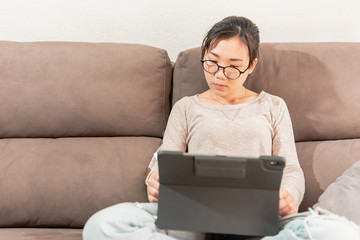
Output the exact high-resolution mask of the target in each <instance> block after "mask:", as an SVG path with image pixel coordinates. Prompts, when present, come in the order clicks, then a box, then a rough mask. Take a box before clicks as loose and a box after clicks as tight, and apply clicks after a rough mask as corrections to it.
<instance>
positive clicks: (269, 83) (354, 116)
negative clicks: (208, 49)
mask: <svg viewBox="0 0 360 240" xmlns="http://www.w3.org/2000/svg"><path fill="white" fill-rule="evenodd" d="M200 59H201V54H200V48H199V47H198V48H193V49H189V50H185V51H183V52H181V53H180V54H179V56H178V58H177V60H176V62H175V68H174V77H173V78H174V80H173V95H172V96H173V99H172V101H173V103H175V102H176V101H178V100H179V99H180V98H182V97H183V96H190V95H194V94H196V93H200V92H202V91H205V90H207V89H208V86H207V84H206V81H205V77H204V74H203V70H202V68H201V62H200ZM359 62H360V43H262V44H261V45H260V55H259V62H258V65H257V67H256V69H255V71H254V72H253V73H252V74H251V75H250V76H249V78H248V79H247V81H246V82H245V85H246V86H247V87H248V88H249V89H251V90H254V91H256V92H261V91H262V90H263V91H266V92H268V93H270V94H274V95H278V96H280V97H282V98H283V99H284V100H285V102H286V103H287V105H288V108H289V112H290V115H291V118H292V122H293V128H294V134H295V139H296V142H297V149H298V155H299V161H300V164H301V165H302V167H303V170H304V172H305V179H306V191H307V193H306V195H305V199H304V201H303V208H302V209H306V208H307V207H310V206H312V204H314V203H315V202H316V200H317V198H318V197H319V195H320V194H321V193H322V191H323V190H324V189H325V188H326V187H327V186H328V185H329V184H330V183H331V182H332V181H334V180H335V178H336V177H337V176H339V175H341V173H342V171H344V170H345V169H346V168H347V167H349V166H350V165H351V164H352V163H354V162H355V161H356V160H359V159H360V148H358V149H356V148H355V147H354V146H360V142H359V141H356V139H359V138H360V122H359V119H360V107H359V102H360V94H359V91H360V81H359V80H360V79H359V77H360V68H359V67H358V65H359ZM341 139H342V140H344V141H343V142H342V143H341V144H343V145H341V144H340V145H339V144H338V143H334V141H335V142H336V140H341ZM346 139H355V140H347V141H345V140H346ZM325 140H327V141H325ZM315 141H316V142H315ZM322 141H324V142H322ZM334 146H338V147H335V148H334ZM320 149H321V151H320ZM319 151H320V153H319ZM349 151H351V152H349ZM342 156H344V157H346V159H343V157H342Z"/></svg>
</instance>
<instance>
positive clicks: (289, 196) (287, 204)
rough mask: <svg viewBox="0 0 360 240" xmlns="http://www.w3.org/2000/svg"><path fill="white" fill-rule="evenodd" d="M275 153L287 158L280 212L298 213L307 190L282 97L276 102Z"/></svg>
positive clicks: (284, 213)
mask: <svg viewBox="0 0 360 240" xmlns="http://www.w3.org/2000/svg"><path fill="white" fill-rule="evenodd" d="M273 129H274V135H273V155H275V156H282V157H284V158H285V159H286V166H285V168H284V172H283V177H282V181H281V187H280V188H281V191H280V213H281V215H288V214H292V213H296V212H297V210H298V207H299V205H300V203H301V201H302V198H303V196H304V190H305V179H304V174H303V171H302V169H301V167H300V164H299V160H298V157H297V153H296V146H295V139H294V132H293V128H292V123H291V119H290V114H289V111H288V108H287V106H286V104H285V102H284V100H282V99H281V98H278V101H276V102H274V115H273Z"/></svg>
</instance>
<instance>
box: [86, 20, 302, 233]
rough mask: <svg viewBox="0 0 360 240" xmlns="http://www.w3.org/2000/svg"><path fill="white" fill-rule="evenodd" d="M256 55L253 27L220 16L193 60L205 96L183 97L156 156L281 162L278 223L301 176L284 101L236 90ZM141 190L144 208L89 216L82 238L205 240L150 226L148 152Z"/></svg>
mask: <svg viewBox="0 0 360 240" xmlns="http://www.w3.org/2000/svg"><path fill="white" fill-rule="evenodd" d="M258 48H259V31H258V28H257V27H256V25H255V24H254V23H252V22H251V21H250V20H249V19H247V18H244V17H235V16H233V17H227V18H225V19H223V20H222V21H220V22H218V23H216V24H215V25H214V26H213V27H212V28H211V29H210V30H209V32H208V33H207V35H206V37H205V39H204V41H203V44H202V59H201V62H202V66H203V69H204V74H205V78H206V81H207V84H208V86H209V90H207V91H205V92H203V93H201V94H199V95H195V96H192V97H184V98H183V99H181V100H179V101H178V102H177V103H176V104H175V105H174V107H173V109H172V111H171V114H170V117H169V121H168V124H167V127H166V131H165V133H164V138H163V144H162V146H161V147H160V149H161V150H174V151H184V152H185V151H186V150H187V151H188V152H189V153H196V154H218V155H229V156H231V155H233V156H248V157H251V156H254V157H258V156H260V155H278V156H282V157H284V158H285V159H286V167H285V168H284V173H283V178H282V182H281V187H280V188H281V189H280V202H279V212H280V215H281V216H286V215H290V214H294V213H297V211H298V206H299V204H300V202H301V200H302V198H303V195H304V176H303V172H302V170H301V168H300V165H299V162H298V159H297V154H296V148H295V142H294V135H293V130H292V125H291V120H290V116H289V112H288V110H287V107H286V104H285V102H284V101H283V100H282V99H281V98H280V97H277V96H273V95H271V94H268V93H266V92H261V93H256V92H253V91H251V90H248V89H246V88H245V87H244V85H243V84H244V82H245V81H246V79H247V77H248V75H249V74H251V73H252V72H253V71H254V69H255V67H256V64H257V62H258V59H257V55H258ZM160 149H159V150H160ZM146 185H147V194H148V199H149V201H150V203H122V204H118V205H115V206H112V207H109V208H107V209H104V210H102V211H100V212H98V213H96V214H95V215H93V216H92V217H91V218H90V219H89V221H88V222H87V224H86V226H85V228H84V233H83V237H84V239H85V240H105V239H106V240H109V239H204V238H205V234H201V233H192V232H183V231H163V230H160V229H158V228H157V227H156V225H155V219H156V213H157V201H158V193H159V174H158V167H157V160H156V153H155V154H154V158H153V159H152V160H151V162H150V164H149V171H148V174H147V177H146ZM283 236H284V235H283ZM286 236H287V235H286ZM213 237H214V236H213ZM217 237H218V238H221V239H225V238H226V237H231V236H217ZM233 237H234V236H233ZM279 239H285V238H279ZM288 239H296V238H288Z"/></svg>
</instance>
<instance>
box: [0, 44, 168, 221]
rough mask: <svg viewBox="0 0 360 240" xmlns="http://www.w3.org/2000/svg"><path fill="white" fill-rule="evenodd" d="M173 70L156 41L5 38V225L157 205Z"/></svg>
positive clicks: (0, 203) (1, 185)
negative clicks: (158, 162) (153, 163)
mask: <svg viewBox="0 0 360 240" xmlns="http://www.w3.org/2000/svg"><path fill="white" fill-rule="evenodd" d="M171 75H172V65H171V62H170V59H169V57H168V55H167V52H166V51H165V50H162V49H158V48H154V47H150V46H144V45H138V44H116V43H70V42H37V43H16V42H0V126H1V127H0V149H1V151H0V162H1V163H0V192H1V198H0V209H1V211H0V226H12V227H14V226H55V227H82V226H83V225H84V223H85V222H86V220H87V219H88V218H89V217H90V216H91V215H92V214H93V213H95V212H96V211H98V210H100V209H102V208H105V207H107V206H110V205H113V204H117V203H120V202H129V201H131V202H133V201H147V197H146V189H145V184H144V176H145V172H146V169H147V165H148V163H149V161H150V159H151V157H152V155H153V153H154V152H155V151H156V149H157V148H158V147H159V146H160V144H161V137H162V134H163V131H164V129H165V126H166V121H167V118H168V114H169V95H170V85H171Z"/></svg>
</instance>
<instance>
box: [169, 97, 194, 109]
mask: <svg viewBox="0 0 360 240" xmlns="http://www.w3.org/2000/svg"><path fill="white" fill-rule="evenodd" d="M195 98H196V95H194V96H185V97H182V98H181V99H180V100H178V101H176V102H175V103H173V107H172V109H182V110H186V109H188V108H189V107H190V106H191V105H193V104H194V102H195Z"/></svg>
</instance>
